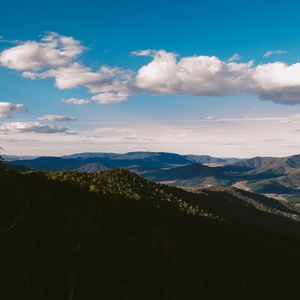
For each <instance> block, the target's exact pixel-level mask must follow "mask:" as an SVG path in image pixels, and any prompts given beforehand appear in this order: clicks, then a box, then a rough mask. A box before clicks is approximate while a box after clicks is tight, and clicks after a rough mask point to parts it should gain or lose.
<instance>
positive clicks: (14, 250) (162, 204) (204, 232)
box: [0, 169, 300, 300]
mask: <svg viewBox="0 0 300 300" xmlns="http://www.w3.org/2000/svg"><path fill="white" fill-rule="evenodd" d="M0 190H1V197H0V228H1V231H0V243H1V247H0V264H1V269H0V276H1V295H2V297H3V299H6V300H14V299H47V300H48V299H49V300H50V299H58V300H62V299H73V300H74V299H77V300H81V299H108V300H110V299H125V300H129V299H130V300H131V299H147V300H148V299H149V300H150V299H166V300H173V299H178V300H181V299H199V297H201V298H203V299H246V300H250V299H275V300H276V299H296V298H297V296H298V293H299V291H298V282H299V280H300V276H299V272H298V263H299V261H300V236H299V232H300V230H299V229H300V228H299V224H300V223H299V221H296V220H298V217H299V214H298V213H297V212H296V211H295V210H294V209H293V208H292V207H289V206H288V205H283V204H281V203H280V202H278V201H276V200H274V199H271V198H267V197H264V196H260V195H255V194H253V193H249V192H244V191H241V190H238V189H234V188H225V189H216V188H210V189H204V190H202V189H201V190H197V191H196V192H195V193H191V192H187V191H185V190H182V189H179V188H175V187H169V186H166V185H160V184H155V183H152V182H149V181H147V180H145V179H143V178H141V177H139V176H138V175H136V174H134V173H131V172H128V171H126V170H118V169H116V170H107V171H102V172H98V173H82V172H77V171H66V172H60V173H47V172H37V171H29V172H25V173H17V172H15V171H10V170H5V169H2V170H0Z"/></svg>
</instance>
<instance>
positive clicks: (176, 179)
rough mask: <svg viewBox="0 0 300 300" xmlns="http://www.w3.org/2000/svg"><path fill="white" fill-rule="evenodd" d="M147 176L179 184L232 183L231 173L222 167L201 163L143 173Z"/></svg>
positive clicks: (190, 185) (155, 179) (189, 185)
mask: <svg viewBox="0 0 300 300" xmlns="http://www.w3.org/2000/svg"><path fill="white" fill-rule="evenodd" d="M143 176H144V177H145V178H148V179H150V180H154V181H160V182H164V181H170V182H172V184H173V185H177V186H187V187H193V186H206V185H222V186H228V185H230V184H231V183H232V179H231V177H230V174H228V173H226V170H224V168H222V167H215V168H212V167H208V166H206V165H202V164H199V163H193V164H189V165H185V166H181V167H176V168H170V169H163V170H157V171H152V172H148V173H145V174H143Z"/></svg>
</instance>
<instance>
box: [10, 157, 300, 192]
mask: <svg viewBox="0 0 300 300" xmlns="http://www.w3.org/2000/svg"><path fill="white" fill-rule="evenodd" d="M10 163H11V164H14V165H16V166H24V167H26V168H30V169H36V170H42V171H64V170H78V171H81V172H98V171H101V170H105V169H115V168H123V169H127V170H130V171H133V172H135V173H137V174H139V175H142V176H144V177H145V178H148V179H150V180H154V181H157V182H163V183H167V184H172V185H176V186H181V187H186V188H200V187H207V186H216V185H218V186H225V187H226V186H239V187H244V188H246V189H250V190H252V191H254V192H257V193H263V194H279V195H282V197H284V198H288V197H289V196H299V194H300V179H299V170H300V155H294V156H289V157H282V158H276V157H254V158H250V159H234V158H228V159H227V158H214V157H211V156H207V155H180V154H175V153H165V152H129V153H125V154H119V153H78V154H73V155H68V156H63V157H39V158H34V159H26V160H22V159H17V160H15V161H12V162H10Z"/></svg>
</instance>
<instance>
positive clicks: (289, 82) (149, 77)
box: [134, 50, 300, 104]
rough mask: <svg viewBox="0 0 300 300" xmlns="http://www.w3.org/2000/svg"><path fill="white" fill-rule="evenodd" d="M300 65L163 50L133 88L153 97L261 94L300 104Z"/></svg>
mask: <svg viewBox="0 0 300 300" xmlns="http://www.w3.org/2000/svg"><path fill="white" fill-rule="evenodd" d="M299 75H300V63H295V64H291V65H288V64H285V63H283V62H274V63H269V64H259V65H257V66H255V65H254V63H253V62H251V61H250V62H248V63H237V62H224V61H222V60H220V59H219V58H217V57H215V56H190V57H183V58H180V59H178V58H177V56H176V54H174V53H170V52H166V51H164V50H160V51H158V52H157V53H156V55H155V56H154V57H153V59H152V61H151V62H150V63H148V64H147V65H144V66H143V67H141V68H140V69H139V71H138V73H137V75H136V77H135V80H134V85H135V86H136V88H137V89H139V90H140V91H147V92H150V93H153V94H184V95H196V96H226V95H239V94H254V95H258V97H260V98H261V99H262V100H273V101H275V102H279V103H283V104H297V103H300V76H299Z"/></svg>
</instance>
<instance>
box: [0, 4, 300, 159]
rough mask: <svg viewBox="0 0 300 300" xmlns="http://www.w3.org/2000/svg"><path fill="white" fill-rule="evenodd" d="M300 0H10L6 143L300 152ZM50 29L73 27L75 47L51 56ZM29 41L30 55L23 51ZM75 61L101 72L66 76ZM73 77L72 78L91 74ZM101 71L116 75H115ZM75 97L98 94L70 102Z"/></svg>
mask: <svg viewBox="0 0 300 300" xmlns="http://www.w3.org/2000/svg"><path fill="white" fill-rule="evenodd" d="M299 9H300V3H297V2H296V1H285V2H284V3H283V2H281V3H274V2H273V1H210V2H208V1H191V0H186V1H156V0H155V1H153V0H152V1H98V2H97V3H94V1H84V2H81V3H73V2H71V1H64V2H63V3H61V1H51V2H49V3H48V4H47V5H46V4H45V2H44V3H41V2H40V1H26V2H24V1H15V2H13V3H8V2H6V3H4V4H2V6H1V11H2V13H1V18H0V36H1V43H0V102H2V103H5V104H3V105H2V108H1V106H0V113H1V109H2V114H1V116H2V118H1V124H0V130H1V131H0V143H1V145H3V146H4V148H5V150H6V151H7V153H11V154H31V155H45V154H47V155H61V154H65V153H72V152H79V151H99V152H100V151H118V152H126V151H136V150H153V151H174V152H180V153H199V154H212V155H217V156H255V155H273V156H274V155H276V156H281V155H290V154H294V153H298V152H299V150H300V143H299V140H300V139H299V134H300V132H299V129H300V115H299V114H300V109H299V104H300V96H299V97H298V94H299V95H300V70H299V72H298V65H297V63H298V62H299V61H300V43H299V36H300V19H299V16H298V14H299ZM54 33H55V34H54ZM45 37H46V39H47V38H48V41H46V42H45ZM49 37H50V38H51V42H52V43H53V41H54V42H59V43H61V41H62V40H63V38H62V37H68V38H70V39H72V40H71V43H72V47H73V48H72V49H71V50H69V49H70V48H63V49H62V48H59V51H62V52H60V56H59V57H54V56H51V55H50V56H48V54H49V53H50V54H51V53H52V52H51V51H52V50H53V48H51V47H52V44H50V42H49ZM43 39H44V40H43ZM32 42H33V44H34V43H35V44H34V45H35V46H36V45H37V47H39V48H38V50H34V49H33V47H35V46H33V44H30V43H32ZM29 44H30V45H29ZM22 45H27V46H28V45H29V46H28V47H27V46H26V47H27V48H28V49H27V48H26V49H25V50H26V53H25V50H24V49H23V48H22V49H21V50H22V51H23V50H24V52H22V53H21V52H20V51H15V50H16V47H20V46H22ZM41 47H42V51H43V54H41V53H40V52H38V51H40V50H41ZM57 47H61V46H57ZM63 47H70V45H69V44H68V45H67V46H66V45H64V46H63ZM45 48H46V50H47V51H48V50H49V49H50V50H49V51H50V52H47V53H48V54H45V53H46V52H45V51H46V50H45ZM18 49H19V48H18ZM66 49H67V51H69V52H70V53H69V54H67V56H65V54H64V53H63V51H65V50H66ZM149 49H150V50H151V51H149ZM56 50H57V48H55V51H56ZM140 50H148V53H147V55H146V56H145V55H144V54H145V53H142V52H138V53H137V52H136V51H140ZM159 50H161V51H162V52H159ZM28 51H32V53H31V54H30V55H29V54H28ZM34 51H35V52H34ZM71 51H77V52H78V53H77V52H75V54H74V53H73V52H72V53H71ZM133 52H135V54H133ZM24 53H25V54H24ZM62 53H63V54H62ZM52 54H53V53H52ZM43 55H44V56H43ZM68 55H70V56H68ZM234 55H235V56H234ZM195 57H200V58H199V59H198V60H196V59H195V61H194V60H193V59H194V58H195ZM212 58H213V59H212ZM230 58H232V59H231V61H230ZM51 59H52V61H51ZM57 59H59V61H56V60H57ZM186 59H187V60H186ZM25 60H26V61H25ZM190 60H192V62H190ZM186 61H187V62H186ZM251 61H253V62H252V63H250V62H251ZM36 63H38V64H39V65H38V67H36ZM24 64H26V66H25V67H24ZM73 64H80V68H81V69H82V68H88V69H89V74H88V75H87V77H88V78H87V79H86V80H89V81H86V80H85V83H84V84H83V83H81V84H75V83H73V82H72V87H70V86H68V87H66V85H65V83H64V84H58V85H57V84H56V85H55V83H54V81H55V80H57V78H58V77H59V76H61V72H60V73H59V75H58V72H57V70H58V69H59V68H65V69H66V68H69V67H70V66H71V65H73ZM198 64H199V65H198ZM247 64H249V65H247ZM216 65H218V67H216ZM219 65H221V67H219ZM206 66H207V67H206ZM259 66H262V67H261V68H260V67H259ZM116 67H118V70H116ZM101 68H108V71H107V70H106V71H103V69H102V71H99V69H101ZM166 68H168V70H167V71H166V70H165V69H166ZM205 68H206V69H205ZM214 68H221V70H219V69H218V71H217V72H216V71H215V69H214ZM237 68H238V71H237ZM241 68H242V70H241ZM65 69H64V72H66V71H65ZM200 69H201V70H200ZM299 69H300V68H299ZM24 72H25V73H26V74H25V73H24ZM108 72H109V75H108ZM207 72H209V74H208V73H207ZM29 73H30V74H29ZM91 73H93V74H91ZM28 74H29V75H28ZM53 74H54V75H53ZM68 74H69V73H68ZM99 74H100V75H99ZM174 74H175V75H174ZM187 74H188V75H187ZM298 74H299V75H298ZM65 76H66V75H65V73H64V78H63V79H64V80H68V82H69V81H70V80H71V79H73V80H76V78H75V77H76V76H78V77H80V72H79V74H77V75H76V76H74V75H73V73H72V74H71V75H69V77H70V78H67V79H66V77H65ZM90 76H92V77H93V76H96V77H97V76H98V77H99V76H100V77H101V78H102V77H103V76H104V77H105V78H106V81H105V84H104V83H103V82H102V81H101V80H102V79H101V80H100V79H97V86H96V84H95V83H94V81H93V83H91V81H90V80H91V79H90ZM297 76H299V83H298V80H297V78H298V77H297ZM29 77H30V78H29ZM125 77H126V78H125ZM33 78H34V79H33ZM82 78H83V76H82V77H81V79H82ZM124 78H125V79H124ZM178 78H179V79H178ZM241 78H242V79H241ZM93 80H94V79H93ZM100 81H101V83H99V82H100ZM224 82H225V83H224ZM112 84H113V85H114V87H113V89H111V85H112ZM91 86H92V87H91ZM108 86H110V87H108ZM116 86H118V88H116ZM95 89H97V91H95ZM298 91H299V93H298ZM97 95H100V96H98V98H97ZM208 95H209V96H208ZM93 97H94V98H95V99H93ZM74 98H76V99H84V100H86V101H89V102H90V103H89V104H87V105H76V104H73V105H72V104H70V103H66V102H64V101H63V100H66V99H74ZM99 99H100V100H99ZM262 99H263V100H262ZM104 102H105V104H103V103H104ZM17 104H21V105H22V107H16V105H17ZM291 104H293V105H291ZM13 105H15V106H13ZM62 116H63V117H66V118H59V117H62ZM67 118H74V119H76V120H73V121H71V120H68V119H67ZM1 127H2V128H1Z"/></svg>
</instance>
